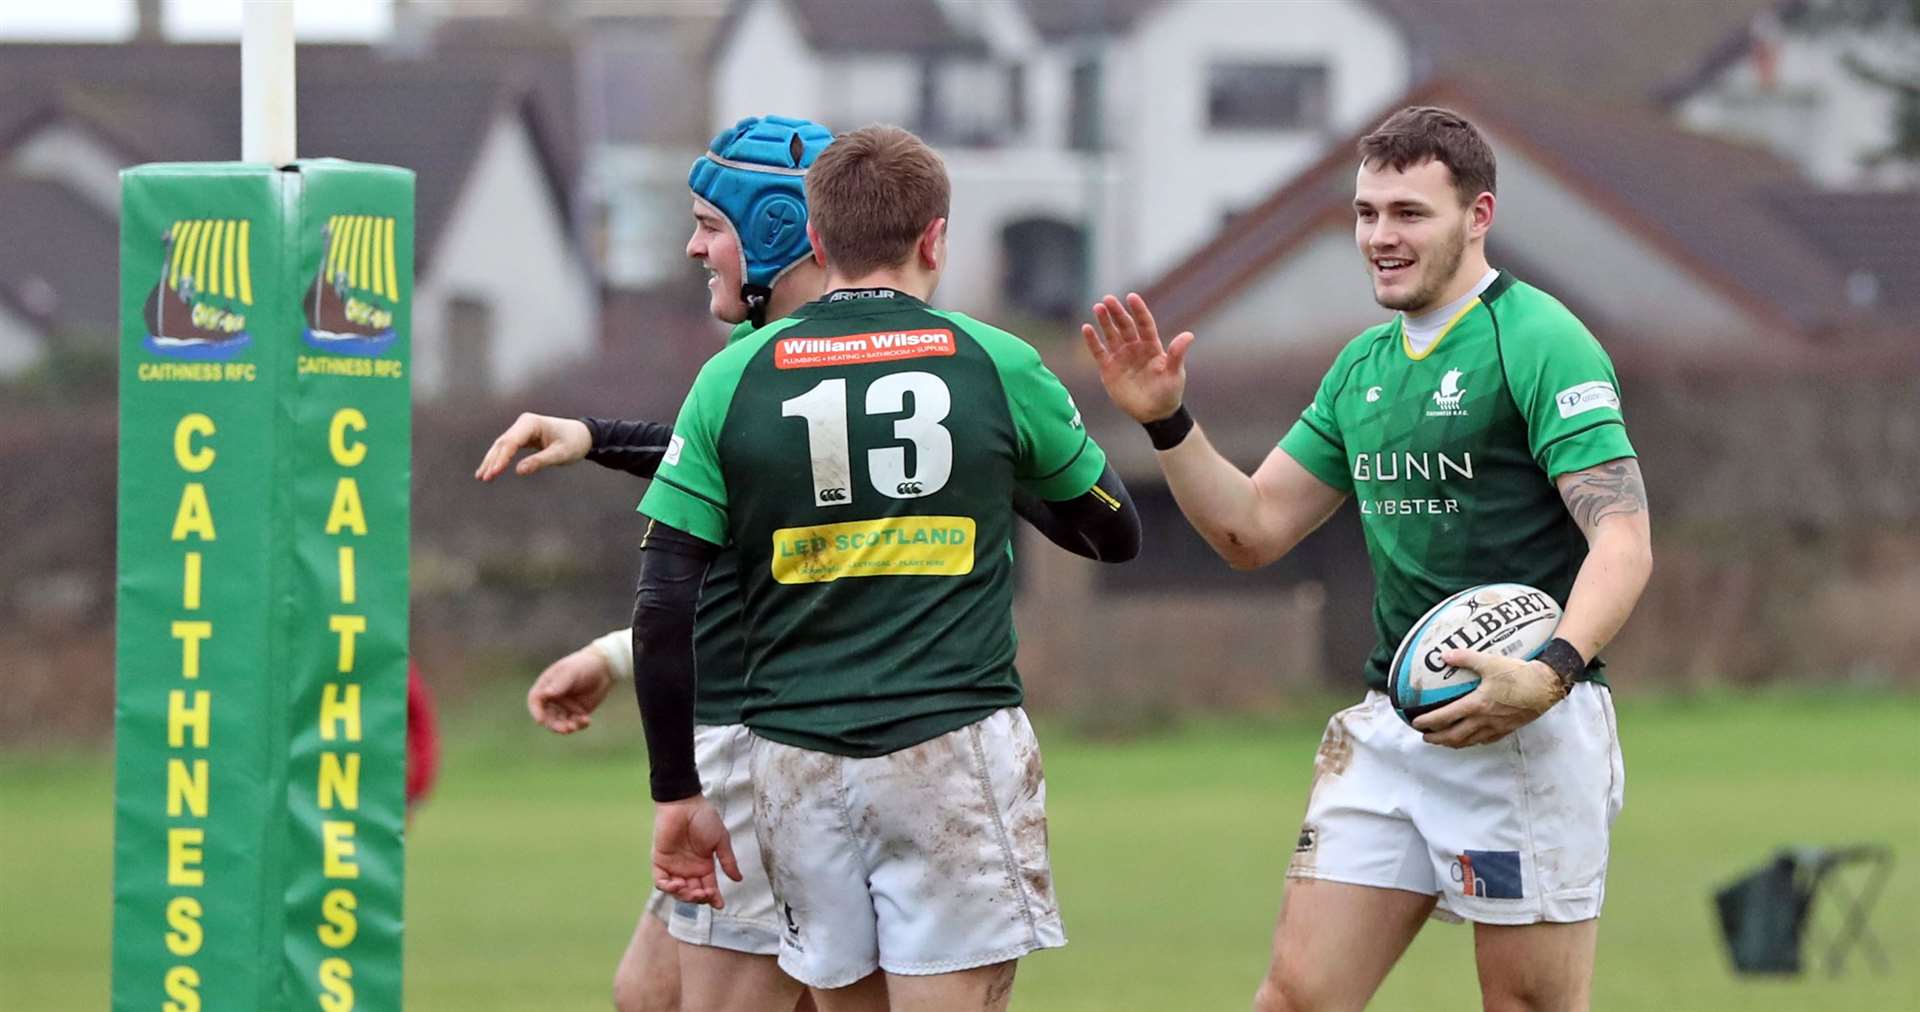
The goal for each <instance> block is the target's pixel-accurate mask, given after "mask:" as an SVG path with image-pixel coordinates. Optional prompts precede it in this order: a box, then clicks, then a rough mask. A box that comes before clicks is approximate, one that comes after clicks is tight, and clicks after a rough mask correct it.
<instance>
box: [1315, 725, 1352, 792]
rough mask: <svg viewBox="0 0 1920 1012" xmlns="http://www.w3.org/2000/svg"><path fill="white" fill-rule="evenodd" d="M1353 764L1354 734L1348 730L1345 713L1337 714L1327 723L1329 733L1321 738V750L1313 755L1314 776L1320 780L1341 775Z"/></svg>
mask: <svg viewBox="0 0 1920 1012" xmlns="http://www.w3.org/2000/svg"><path fill="white" fill-rule="evenodd" d="M1351 765H1353V735H1352V734H1351V733H1349V732H1348V731H1347V722H1346V718H1345V716H1344V715H1343V714H1335V715H1334V718H1333V720H1332V721H1330V722H1328V724H1327V733H1326V735H1325V736H1323V737H1322V738H1321V739H1320V752H1319V754H1317V755H1315V756H1314V757H1313V776H1314V779H1315V780H1318V779H1319V778H1321V777H1324V776H1335V777H1337V776H1339V775H1340V774H1342V773H1345V772H1346V771H1347V767H1348V766H1351Z"/></svg>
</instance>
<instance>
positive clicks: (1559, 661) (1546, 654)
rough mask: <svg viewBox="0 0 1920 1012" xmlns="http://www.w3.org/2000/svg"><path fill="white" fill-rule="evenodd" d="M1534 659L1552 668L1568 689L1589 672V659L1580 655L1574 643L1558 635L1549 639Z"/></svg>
mask: <svg viewBox="0 0 1920 1012" xmlns="http://www.w3.org/2000/svg"><path fill="white" fill-rule="evenodd" d="M1534 660H1536V661H1539V662H1540V663H1542V664H1545V665H1546V666H1547V667H1549V668H1552V669H1553V673H1554V674H1555V675H1556V676H1558V677H1559V679H1560V685H1561V687H1562V688H1566V689H1571V688H1573V683H1574V682H1577V681H1579V680H1580V677H1581V676H1582V675H1585V674H1586V673H1587V659H1586V658H1585V657H1582V656H1580V651H1579V650H1577V649H1575V648H1574V645H1573V644H1571V643H1568V642H1567V641H1566V640H1563V639H1561V638H1560V637H1558V636H1555V637H1554V638H1553V639H1552V640H1551V641H1549V642H1548V643H1547V645H1546V647H1544V648H1543V649H1542V650H1541V651H1540V655H1539V656H1538V657H1535V658H1534Z"/></svg>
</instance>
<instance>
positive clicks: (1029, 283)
mask: <svg viewBox="0 0 1920 1012" xmlns="http://www.w3.org/2000/svg"><path fill="white" fill-rule="evenodd" d="M1000 251H1001V256H1000V262H1001V264H1002V270H1003V272H1004V273H1003V274H1002V275H1001V283H1000V290H1001V291H1002V292H1003V293H1004V294H1005V295H1006V300H1007V304H1008V305H1009V306H1011V307H1013V308H1016V309H1020V310H1023V311H1025V312H1028V313H1032V314H1033V315H1035V316H1040V317H1045V318H1046V319H1050V320H1065V319H1071V318H1073V316H1074V315H1075V314H1076V313H1078V312H1079V311H1080V306H1081V303H1082V302H1083V301H1085V300H1086V298H1087V236H1086V233H1085V232H1083V231H1081V229H1080V227H1079V226H1077V225H1070V224H1068V223H1066V222H1064V221H1055V220H1052V219H1048V218H1028V219H1024V220H1021V221H1015V222H1012V223H1010V224H1008V225H1007V227H1005V228H1003V229H1001V230H1000Z"/></svg>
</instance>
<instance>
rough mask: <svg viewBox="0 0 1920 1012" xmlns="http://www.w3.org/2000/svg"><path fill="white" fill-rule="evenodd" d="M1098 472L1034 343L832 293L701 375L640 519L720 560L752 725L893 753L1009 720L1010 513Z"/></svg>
mask: <svg viewBox="0 0 1920 1012" xmlns="http://www.w3.org/2000/svg"><path fill="white" fill-rule="evenodd" d="M1105 466H1106V455H1105V453H1103V452H1102V451H1101V449H1100V447H1099V445H1098V444H1096V443H1094V442H1093V440H1092V439H1090V438H1089V437H1088V435H1087V432H1086V430H1085V428H1084V427H1083V426H1082V425H1081V422H1080V414H1079V411H1078V410H1077V409H1076V408H1075V407H1074V405H1073V400H1072V398H1071V397H1069V396H1068V395H1067V392H1066V390H1065V388H1063V387H1062V386H1061V385H1060V381H1059V380H1058V379H1056V378H1055V377H1054V375H1053V374H1052V373H1051V372H1049V371H1048V370H1047V368H1046V366H1045V364H1043V363H1042V362H1041V360H1040V355H1039V353H1038V352H1036V351H1035V350H1034V349H1033V347H1032V346H1030V345H1028V344H1027V343H1026V342H1024V341H1021V340H1020V339H1019V338H1017V337H1014V336H1013V335H1011V334H1008V333H1006V332H1005V331H1002V330H998V329H996V328H994V327H990V326H987V325H986V324H983V323H980V322H979V321H977V320H974V319H972V318H970V317H967V316H965V315H962V314H959V313H950V312H943V311H941V310H936V309H933V308H931V307H929V306H928V305H927V304H926V303H924V302H921V301H920V300H918V299H915V298H913V297H911V296H908V295H905V294H902V293H900V292H896V291H892V290H890V289H870V290H858V291H840V292H834V293H832V294H830V295H829V296H827V297H826V298H824V299H821V300H819V301H817V302H813V303H810V304H808V305H806V306H804V307H802V308H801V309H800V310H799V311H797V312H796V313H795V314H794V315H792V316H790V317H788V318H786V319H784V320H781V321H778V322H776V323H773V324H769V325H768V326H767V327H765V328H763V329H761V330H759V331H756V332H755V333H754V334H753V335H752V336H751V337H749V338H747V339H746V340H743V341H741V342H739V343H737V344H734V345H732V346H731V347H729V348H727V349H726V350H725V351H723V352H721V353H720V354H719V355H717V356H715V357H714V359H713V360H712V361H710V362H708V363H707V365H706V366H705V368H703V369H702V370H701V372H700V376H699V378H698V379H697V380H695V381H694V386H693V390H692V391H691V392H690V393H689V394H688V395H687V402H686V404H685V405H684V406H683V407H682V408H681V411H680V417H679V419H678V421H677V422H676V423H675V426H674V441H673V445H672V446H670V447H669V449H668V451H667V454H666V456H665V457H664V459H663V460H662V462H661V465H660V470H659V472H658V474H657V476H656V477H655V479H654V483H653V485H652V486H651V487H649V488H648V489H647V494H646V497H645V498H644V499H643V500H642V501H641V504H640V508H641V510H642V512H644V513H646V514H647V515H648V516H650V517H652V518H653V519H654V520H655V521H657V522H659V523H663V524H666V525H668V526H670V527H674V528H677V529H679V530H682V531H685V532H687V533H689V534H692V535H694V536H695V537H698V538H701V539H703V540H706V541H710V542H713V543H714V544H728V543H731V545H732V549H733V551H734V553H735V554H736V555H737V557H738V560H739V566H740V571H739V575H738V577H737V586H738V589H739V593H740V594H741V597H742V605H743V607H744V616H743V620H742V623H741V625H742V626H743V627H744V629H745V632H746V640H747V646H746V657H747V670H748V682H747V699H746V705H745V710H744V717H745V723H746V724H747V725H748V726H749V727H752V728H753V729H754V731H755V732H756V733H758V734H761V735H763V736H765V737H767V738H770V739H772V740H774V741H779V742H783V743H786V744H790V745H794V746H797V747H801V748H808V749H814V750H816V751H823V752H832V753H837V754H840V755H847V756H875V755H884V754H886V753H888V752H893V751H896V750H899V749H902V748H906V747H908V746H910V745H915V744H918V743H920V742H923V741H926V740H928V739H930V738H933V737H936V736H938V735H941V734H944V733H946V732H948V731H951V730H954V729H956V728H959V727H964V726H965V725H967V724H970V723H972V722H974V721H976V720H979V719H980V718H982V717H985V716H986V715H988V714H990V713H992V712H993V711H995V710H998V709H1000V708H1002V707H1006V706H1013V705H1018V704H1019V703H1020V701H1021V698H1022V693H1021V686H1020V677H1019V674H1018V672H1017V671H1016V670H1015V668H1014V663H1013V661H1014V632H1013V614H1012V604H1013V579H1012V551H1011V548H1012V546H1011V538H1012V534H1013V512H1012V510H1011V508H1010V507H1009V505H1008V503H1009V502H1010V501H1011V499H1012V495H1013V486H1014V483H1015V482H1019V483H1021V484H1023V485H1024V486H1026V487H1027V488H1028V489H1029V490H1030V491H1032V492H1033V493H1034V494H1036V495H1038V496H1039V497H1041V498H1043V499H1049V500H1055V501H1058V500H1064V499H1071V498H1074V497H1075V496H1078V495H1081V494H1083V493H1085V492H1086V491H1087V490H1088V489H1089V488H1092V487H1093V485H1094V482H1096V481H1097V480H1098V479H1099V477H1100V473H1101V471H1102V470H1103V469H1104V468H1105Z"/></svg>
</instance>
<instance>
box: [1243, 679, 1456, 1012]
mask: <svg viewBox="0 0 1920 1012" xmlns="http://www.w3.org/2000/svg"><path fill="white" fill-rule="evenodd" d="M1409 735H1410V736H1411V737H1412V739H1413V741H1415V742H1418V741H1419V740H1420V739H1419V736H1418V735H1413V734H1412V733H1411V729H1409V728H1408V727H1407V726H1406V725H1405V724H1403V723H1401V722H1400V719H1399V718H1398V717H1396V716H1395V715H1394V713H1393V708H1392V707H1391V706H1389V705H1387V702H1386V699H1385V697H1383V696H1381V695H1380V694H1379V693H1377V692H1371V693H1368V694H1367V698H1366V699H1364V700H1362V701H1361V702H1360V703H1359V704H1358V705H1355V706H1350V707H1348V708H1347V709H1345V710H1342V711H1340V712H1339V713H1336V714H1334V715H1333V718H1332V719H1331V720H1329V721H1327V732H1326V735H1325V736H1324V737H1322V738H1321V740H1320V749H1319V752H1318V754H1316V755H1315V756H1314V761H1313V787H1312V789H1311V791H1310V793H1309V796H1308V800H1307V813H1306V818H1305V819H1304V820H1303V821H1302V824H1301V827H1300V835H1299V838H1298V841H1297V842H1296V843H1295V846H1294V851H1293V858H1292V860H1291V861H1289V862H1288V864H1287V892H1286V896H1285V897H1284V898H1283V900H1282V902H1281V906H1280V922H1279V926H1278V927H1277V928H1276V929H1275V930H1274V935H1273V961H1272V963H1271V964H1270V965H1269V967H1268V969H1267V976H1266V979H1265V980H1264V981H1262V982H1261V984H1260V989H1259V991H1258V992H1257V993H1256V994H1255V996H1254V1007H1255V1008H1256V1009H1258V1010H1260V1012H1282V1010H1284V1012H1296V1010H1303V1009H1313V1010H1320V1009H1358V1008H1361V1007H1363V1006H1365V1005H1366V1003H1367V1000H1368V999H1369V998H1371V997H1372V996H1373V992H1374V991H1375V990H1377V989H1378V988H1379V987H1380V982H1381V981H1383V980H1385V979H1386V976H1387V971H1388V970H1390V969H1392V968H1393V964H1394V963H1395V961H1397V960H1398V959H1399V958H1400V955H1401V953H1403V952H1404V951H1406V947H1407V945H1408V943H1410V942H1412V941H1413V936H1414V935H1415V934H1416V933H1418V932H1419V930H1420V926H1421V925H1422V924H1423V923H1425V921H1426V918H1427V915H1428V914H1429V913H1431V912H1432V910H1433V906H1434V893H1435V892H1436V890H1437V886H1436V884H1435V882H1434V876H1433V869H1432V865H1431V863H1430V862H1429V859H1428V856H1427V845H1426V841H1424V840H1422V839H1421V838H1420V834H1419V833H1418V832H1417V831H1415V829H1414V825H1413V821H1412V820H1411V818H1410V817H1409V816H1408V815H1407V813H1406V811H1405V810H1404V807H1403V805H1402V801H1401V798H1402V796H1403V794H1404V791H1405V786H1406V783H1405V782H1406V779H1407V777H1406V772H1405V769H1404V766H1403V762H1402V758H1401V756H1400V754H1399V752H1400V750H1401V749H1402V748H1403V747H1404V742H1403V741H1402V739H1403V738H1404V737H1406V736H1409Z"/></svg>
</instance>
